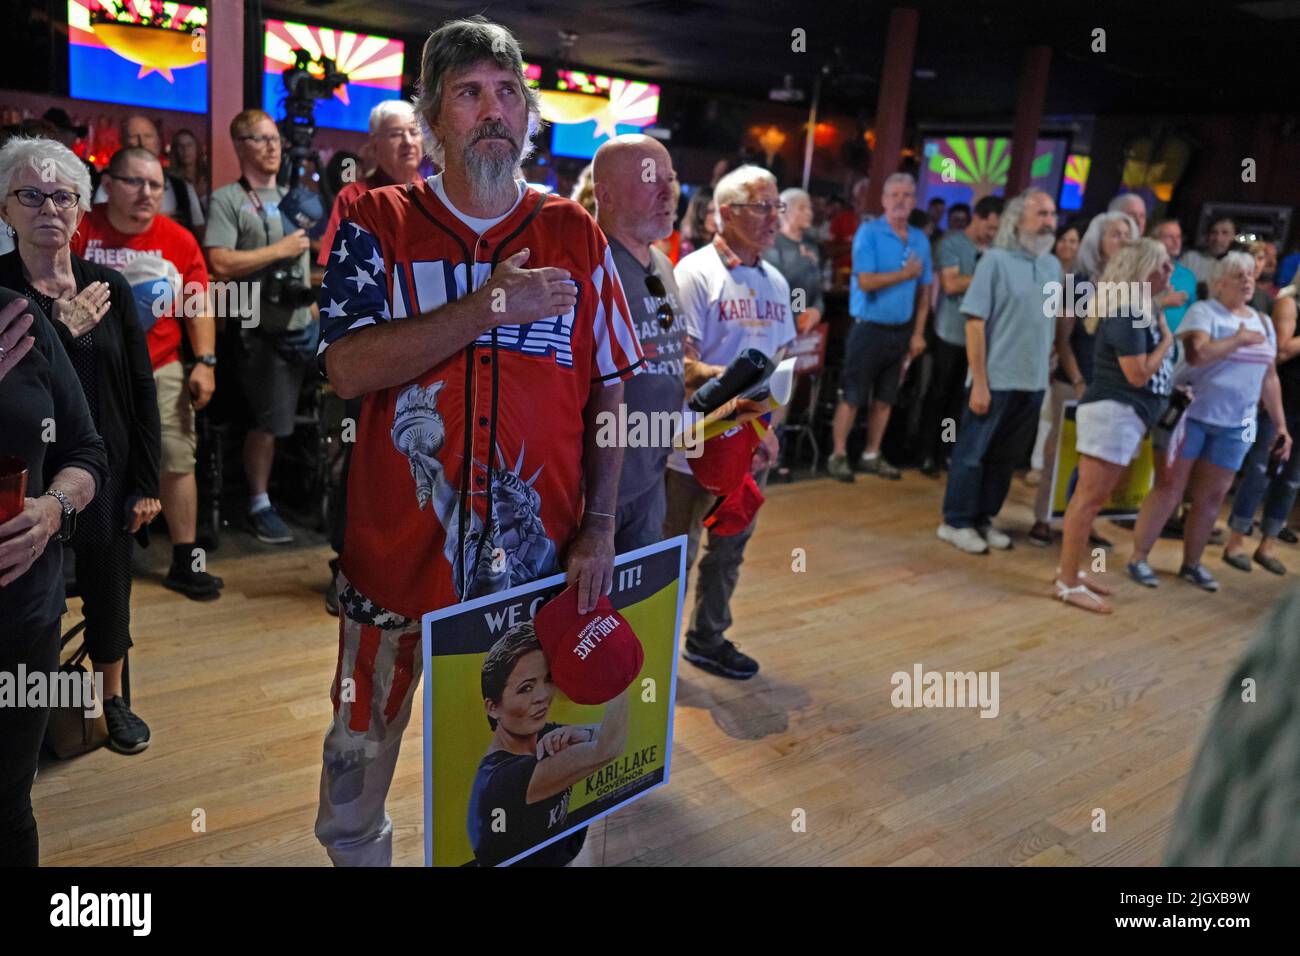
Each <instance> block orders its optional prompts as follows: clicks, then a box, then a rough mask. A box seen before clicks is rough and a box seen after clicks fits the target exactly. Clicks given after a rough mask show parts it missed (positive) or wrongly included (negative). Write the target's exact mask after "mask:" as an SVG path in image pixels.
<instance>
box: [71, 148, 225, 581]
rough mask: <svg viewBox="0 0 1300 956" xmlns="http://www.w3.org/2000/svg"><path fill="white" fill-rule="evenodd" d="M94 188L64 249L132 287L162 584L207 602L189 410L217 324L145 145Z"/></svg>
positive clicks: (129, 152) (208, 393)
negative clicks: (151, 445)
mask: <svg viewBox="0 0 1300 956" xmlns="http://www.w3.org/2000/svg"><path fill="white" fill-rule="evenodd" d="M103 188H104V191H105V193H106V194H107V195H108V202H106V203H101V204H100V205H97V206H95V207H94V208H93V209H92V210H91V211H90V213H89V214H88V215H87V216H86V217H85V218H84V219H83V220H82V221H81V226H80V228H79V229H78V230H77V233H76V234H75V235H74V236H73V237H72V251H73V252H74V253H76V254H77V255H79V256H81V257H82V258H84V259H87V260H88V261H90V262H96V263H99V264H100V265H104V266H108V267H110V268H112V269H116V270H117V271H119V272H121V273H122V274H123V275H125V276H126V278H127V279H128V280H129V281H130V283H131V288H132V289H133V290H134V291H135V300H136V306H137V309H136V311H137V314H138V315H139V317H140V325H141V326H142V327H143V328H144V329H145V331H146V332H147V341H148V344H149V358H150V359H151V360H152V363H153V377H154V383H155V384H156V385H157V388H158V410H159V413H160V415H161V418H162V474H161V475H160V487H161V495H160V497H161V499H162V507H163V514H164V515H166V516H167V528H168V531H169V532H170V534H171V538H172V564H171V569H170V570H169V571H168V572H167V576H166V577H165V578H163V585H164V586H165V587H168V588H171V589H172V590H173V591H178V592H180V593H181V594H184V595H185V596H186V597H189V598H192V599H194V600H196V601H213V600H216V599H217V598H218V597H220V596H221V586H222V584H223V583H224V582H223V581H222V580H221V579H220V578H218V577H214V576H213V575H211V574H208V572H207V570H206V568H205V566H204V561H203V559H202V555H201V554H199V553H196V549H195V547H194V539H195V536H196V524H197V518H198V486H197V484H196V483H195V480H194V449H195V445H196V439H195V433H194V412H195V410H196V409H201V408H203V406H205V405H206V404H207V403H208V402H209V401H210V400H211V398H212V392H213V390H214V389H215V388H216V379H215V376H214V373H213V369H214V368H215V366H216V364H217V357H216V335H217V332H216V323H215V322H214V321H213V318H212V312H211V309H210V308H209V303H208V269H207V266H206V265H205V264H204V261H203V252H202V251H201V250H200V249H199V244H198V242H197V241H196V240H195V239H194V236H193V235H192V234H191V233H190V232H189V230H187V229H185V228H184V227H182V226H179V225H177V224H176V223H174V222H172V220H170V219H168V218H167V217H166V216H162V215H159V212H158V210H159V206H160V205H161V200H162V193H163V172H162V166H161V164H159V162H158V158H157V157H156V156H154V154H153V153H151V152H149V150H147V149H145V148H143V147H140V146H128V147H127V148H125V149H120V150H118V151H117V152H116V153H114V154H113V158H112V159H111V160H110V161H109V164H108V168H107V169H105V170H104V182H103ZM178 317H180V318H183V319H184V322H185V330H186V332H187V333H188V334H189V338H190V345H191V347H192V348H193V349H194V354H195V357H196V358H197V359H198V362H197V364H196V365H195V366H194V370H193V371H192V372H191V373H190V375H189V378H188V380H186V378H185V372H184V369H183V367H182V365H181V354H180V347H181V321H180V318H178Z"/></svg>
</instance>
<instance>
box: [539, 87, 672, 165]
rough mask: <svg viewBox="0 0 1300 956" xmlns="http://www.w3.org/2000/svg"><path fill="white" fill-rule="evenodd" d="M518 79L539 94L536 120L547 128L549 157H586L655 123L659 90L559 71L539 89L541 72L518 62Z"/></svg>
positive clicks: (657, 115) (588, 157)
mask: <svg viewBox="0 0 1300 956" xmlns="http://www.w3.org/2000/svg"><path fill="white" fill-rule="evenodd" d="M524 76H525V78H526V79H527V80H528V81H529V83H530V84H531V85H532V86H533V87H535V88H537V89H538V91H539V93H540V94H541V96H542V116H543V118H545V119H546V121H547V123H549V124H550V133H551V154H552V155H553V156H568V157H572V158H575V159H590V158H591V157H592V156H594V155H595V154H596V150H597V149H598V148H599V147H600V145H601V143H604V142H605V141H607V140H608V139H610V137H612V136H618V135H620V134H623V133H639V132H642V131H643V130H644V129H645V128H646V127H648V126H653V125H654V124H655V123H656V122H657V121H658V119H659V92H660V90H659V86H658V85H656V84H654V83H643V82H641V81H639V80H628V79H624V78H622V77H618V76H604V75H602V74H598V73H587V72H584V71H582V70H567V69H561V70H557V71H556V72H555V79H554V82H553V83H549V82H548V84H547V85H546V86H545V87H543V86H542V68H541V67H540V66H538V65H537V64H535V63H526V64H524Z"/></svg>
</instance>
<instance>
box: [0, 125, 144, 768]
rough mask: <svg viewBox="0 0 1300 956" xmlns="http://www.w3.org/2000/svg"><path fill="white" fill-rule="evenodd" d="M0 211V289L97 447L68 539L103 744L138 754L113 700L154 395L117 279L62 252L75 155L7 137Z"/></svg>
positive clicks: (125, 713)
mask: <svg viewBox="0 0 1300 956" xmlns="http://www.w3.org/2000/svg"><path fill="white" fill-rule="evenodd" d="M0 187H4V195H3V196H0V214H3V216H4V219H5V221H6V222H7V223H8V225H9V228H10V230H11V231H12V232H13V233H14V237H15V242H16V245H17V248H16V249H15V250H14V251H13V252H11V253H9V254H8V255H6V256H0V285H4V286H8V287H10V288H13V289H17V290H19V291H20V292H21V293H22V294H23V295H25V296H26V297H27V298H29V299H30V300H32V301H33V302H35V303H37V304H38V305H40V306H41V308H42V309H44V310H45V311H46V312H47V313H48V314H49V316H50V319H51V320H53V321H52V322H51V325H52V326H53V328H54V331H55V332H56V333H57V335H58V338H59V340H60V341H61V342H62V344H63V348H64V350H65V351H66V352H67V355H68V358H69V359H70V360H71V362H72V367H73V369H74V370H75V372H76V375H77V378H78V379H79V380H80V382H81V386H82V389H83V391H84V392H85V396H86V401H87V404H88V405H89V407H90V414H91V418H92V419H93V421H94V424H95V428H96V429H97V430H98V431H99V433H100V435H102V436H103V439H104V445H105V447H106V449H107V451H108V463H109V474H108V477H107V480H106V484H105V485H104V486H103V487H102V488H101V489H100V492H99V494H98V495H96V497H95V501H94V502H93V504H92V505H91V506H90V508H89V509H88V510H87V512H86V513H85V514H84V515H82V516H81V517H80V519H79V522H78V526H79V530H78V534H77V538H76V540H75V541H74V542H73V549H74V551H75V552H76V567H77V586H78V589H79V590H80V592H81V596H82V604H83V610H84V614H85V617H86V642H87V645H88V647H89V651H90V659H91V661H92V662H93V663H94V666H95V671H96V672H97V673H102V674H103V678H104V716H105V717H106V719H107V723H108V731H109V746H110V747H112V748H113V749H115V750H118V751H120V752H123V753H138V752H139V751H141V750H143V749H144V748H145V747H147V746H148V745H149V728H148V727H147V726H145V724H144V722H143V721H141V720H140V719H139V718H138V717H136V716H135V715H134V714H132V713H131V711H130V709H129V708H128V707H127V706H126V702H125V701H124V700H123V698H122V659H123V658H124V657H125V656H126V652H127V649H128V648H130V647H131V634H130V624H131V604H130V602H131V535H133V534H136V533H138V532H142V531H143V529H144V528H145V526H146V525H147V524H148V523H149V522H150V521H152V520H153V519H154V517H156V516H157V514H158V512H159V511H160V510H161V507H162V505H161V503H160V502H159V500H158V467H159V458H160V455H161V448H160V441H161V439H160V435H159V433H160V425H159V418H158V398H157V392H156V390H155V387H154V380H153V370H152V366H151V365H150V362H149V350H148V346H147V345H146V344H145V333H144V330H143V329H142V328H141V327H140V320H139V318H138V316H137V312H136V302H135V295H134V293H133V291H132V289H131V286H130V284H129V283H128V282H127V281H126V279H124V278H123V277H122V276H121V275H120V274H119V273H118V272H116V271H114V270H112V269H108V268H106V267H104V266H100V265H96V264H94V263H90V262H86V261H85V260H83V259H81V258H79V257H77V256H74V255H73V254H72V252H71V250H70V248H69V243H70V242H71V240H72V234H73V233H74V232H75V231H76V229H77V226H78V225H79V224H80V222H81V217H82V216H83V215H84V214H85V212H86V211H87V210H88V209H89V207H90V203H89V198H90V197H89V195H88V193H89V190H90V181H89V176H88V175H87V174H86V172H85V167H84V166H83V165H82V164H81V162H80V161H79V160H78V159H77V157H76V155H75V154H73V153H72V151H71V150H69V149H67V148H66V147H65V146H63V145H61V144H59V143H55V142H53V141H52V140H46V139H29V138H25V137H20V138H15V139H12V140H10V141H9V142H8V143H6V144H5V146H4V148H3V149H2V150H0Z"/></svg>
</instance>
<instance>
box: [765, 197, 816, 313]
mask: <svg viewBox="0 0 1300 956" xmlns="http://www.w3.org/2000/svg"><path fill="white" fill-rule="evenodd" d="M780 200H781V202H783V203H785V210H784V211H783V212H782V213H781V214H780V215H779V216H778V221H779V223H780V226H779V230H780V231H779V232H777V234H776V241H775V242H774V243H772V248H770V249H768V250H767V251H766V252H765V253H763V258H764V259H766V260H767V261H768V262H770V263H772V265H774V266H776V271H777V272H779V273H781V275H783V276H785V281H786V282H788V283H790V301H791V302H792V303H793V304H794V305H795V310H794V322H795V325H796V326H797V327H798V329H799V331H800V332H807V331H808V330H809V329H811V328H813V327H815V326H816V325H817V323H818V322H820V321H821V320H822V311H823V308H824V305H823V296H822V259H821V255H820V253H818V251H817V247H816V246H815V245H814V244H813V243H811V242H808V241H806V240H805V239H804V233H805V232H807V230H808V227H809V226H811V225H812V219H813V206H812V197H811V196H809V195H808V194H807V193H806V192H804V191H803V190H802V189H787V190H785V191H784V192H783V193H781V196H780Z"/></svg>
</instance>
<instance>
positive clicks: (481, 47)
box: [414, 14, 542, 166]
mask: <svg viewBox="0 0 1300 956" xmlns="http://www.w3.org/2000/svg"><path fill="white" fill-rule="evenodd" d="M484 60H492V61H493V62H494V63H496V64H497V65H498V66H500V67H501V68H502V69H506V70H511V71H512V72H513V73H514V74H515V78H516V79H517V80H518V81H519V86H520V88H521V89H522V90H523V94H524V100H525V101H526V102H527V104H528V135H527V136H526V137H525V141H524V142H523V143H522V144H521V145H522V147H523V153H522V155H521V156H520V162H523V160H526V159H527V158H528V157H529V156H530V155H531V154H532V151H533V147H534V144H533V137H534V136H535V135H536V134H537V130H538V129H539V128H540V127H541V122H542V107H541V99H540V98H539V97H538V95H537V91H536V90H534V89H533V88H532V87H530V86H529V85H528V82H527V81H526V80H525V79H524V61H523V54H522V53H521V52H520V50H519V41H517V40H516V39H515V37H514V34H513V33H511V32H510V31H509V30H507V29H506V28H505V27H503V26H500V25H499V24H496V23H492V22H491V21H490V20H488V19H487V18H486V17H484V16H482V15H481V14H480V15H476V16H472V17H469V18H467V19H464V20H448V21H447V22H446V23H444V24H443V25H442V26H440V27H438V29H436V30H434V31H433V32H432V33H431V34H429V39H428V40H426V41H425V42H424V52H423V53H421V54H420V79H419V82H418V83H417V84H416V96H415V101H414V102H415V112H416V115H417V116H419V118H420V123H421V125H422V126H423V127H424V132H425V134H426V137H427V141H428V144H429V155H430V156H431V157H432V158H433V160H434V162H436V163H437V164H438V165H439V166H441V165H443V164H444V163H445V161H446V156H445V153H444V152H443V147H442V143H441V142H440V141H439V140H438V137H437V136H435V135H434V134H433V129H432V128H433V123H434V121H435V120H436V119H437V118H438V113H439V111H440V110H441V109H442V92H443V80H444V78H445V77H446V76H447V74H448V73H456V72H459V71H460V70H464V69H467V68H468V67H471V66H473V65H474V64H476V63H481V62H483V61H484Z"/></svg>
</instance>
